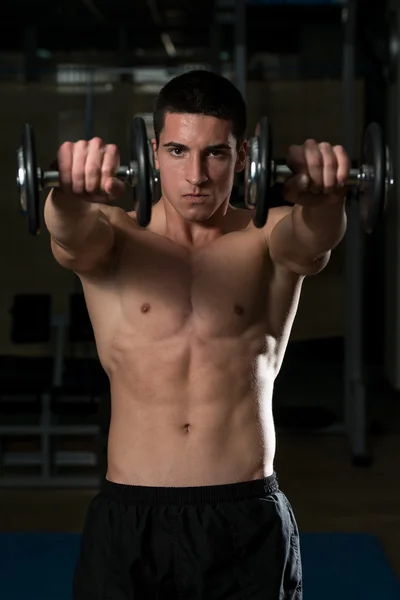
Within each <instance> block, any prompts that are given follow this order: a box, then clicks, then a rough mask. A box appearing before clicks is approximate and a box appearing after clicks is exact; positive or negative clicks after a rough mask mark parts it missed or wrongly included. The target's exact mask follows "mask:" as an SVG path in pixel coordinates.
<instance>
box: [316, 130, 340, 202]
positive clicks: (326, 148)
mask: <svg viewBox="0 0 400 600" xmlns="http://www.w3.org/2000/svg"><path fill="white" fill-rule="evenodd" d="M319 150H320V153H321V156H322V164H323V170H322V179H323V181H322V185H323V190H324V192H325V193H327V194H330V193H332V192H333V191H334V190H335V188H336V186H337V169H338V163H337V159H336V154H335V152H334V151H333V148H332V146H331V145H330V144H328V143H327V142H322V143H321V144H319Z"/></svg>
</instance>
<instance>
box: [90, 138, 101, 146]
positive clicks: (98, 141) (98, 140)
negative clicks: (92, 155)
mask: <svg viewBox="0 0 400 600" xmlns="http://www.w3.org/2000/svg"><path fill="white" fill-rule="evenodd" d="M89 143H90V145H91V146H94V147H96V148H101V147H102V146H104V142H103V140H102V139H101V138H100V137H94V138H92V139H91V140H90V142H89Z"/></svg>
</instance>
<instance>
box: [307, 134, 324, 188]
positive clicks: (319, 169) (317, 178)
mask: <svg viewBox="0 0 400 600" xmlns="http://www.w3.org/2000/svg"><path fill="white" fill-rule="evenodd" d="M304 154H305V158H306V163H307V170H308V175H309V177H310V186H309V187H310V190H312V191H314V192H321V191H322V188H323V185H324V176H323V158H322V154H321V151H320V148H319V145H318V144H317V142H316V141H315V140H307V141H306V142H305V144H304Z"/></svg>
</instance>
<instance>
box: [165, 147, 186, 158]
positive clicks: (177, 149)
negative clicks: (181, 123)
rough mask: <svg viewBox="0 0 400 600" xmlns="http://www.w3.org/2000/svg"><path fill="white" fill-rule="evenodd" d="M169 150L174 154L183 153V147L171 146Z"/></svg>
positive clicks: (179, 154)
mask: <svg viewBox="0 0 400 600" xmlns="http://www.w3.org/2000/svg"><path fill="white" fill-rule="evenodd" d="M168 152H169V153H170V154H171V155H172V156H177V157H178V156H182V154H183V150H182V148H171V149H170V150H168Z"/></svg>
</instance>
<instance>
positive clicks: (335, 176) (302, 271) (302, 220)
mask: <svg viewBox="0 0 400 600" xmlns="http://www.w3.org/2000/svg"><path fill="white" fill-rule="evenodd" d="M288 165H289V167H290V168H291V170H292V171H293V173H294V176H293V177H291V178H290V179H289V180H288V181H287V182H286V184H285V186H284V196H285V199H286V200H287V201H288V202H290V203H291V204H293V206H292V207H280V208H276V209H272V210H271V211H270V213H269V215H268V221H267V224H266V225H265V235H266V239H267V243H268V247H269V252H270V255H271V258H272V260H273V261H274V262H276V263H278V264H281V265H284V266H286V267H287V268H289V269H290V270H291V271H294V272H295V273H298V274H299V275H313V274H315V273H318V272H319V271H321V270H322V269H323V268H324V267H325V266H326V264H327V263H328V261H329V258H330V253H331V251H332V250H333V249H334V248H335V247H336V246H337V245H338V244H339V243H340V242H341V240H342V239H343V236H344V234H345V232H346V211H345V200H346V193H347V189H346V188H345V187H344V182H345V181H346V179H347V178H348V175H349V171H350V160H349V158H348V156H347V154H346V153H345V151H344V150H343V148H342V147H341V146H335V147H332V146H330V145H329V144H326V143H323V144H317V142H315V141H314V140H308V141H307V142H306V143H305V144H304V145H303V146H292V147H291V148H290V150H289V156H288Z"/></svg>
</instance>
